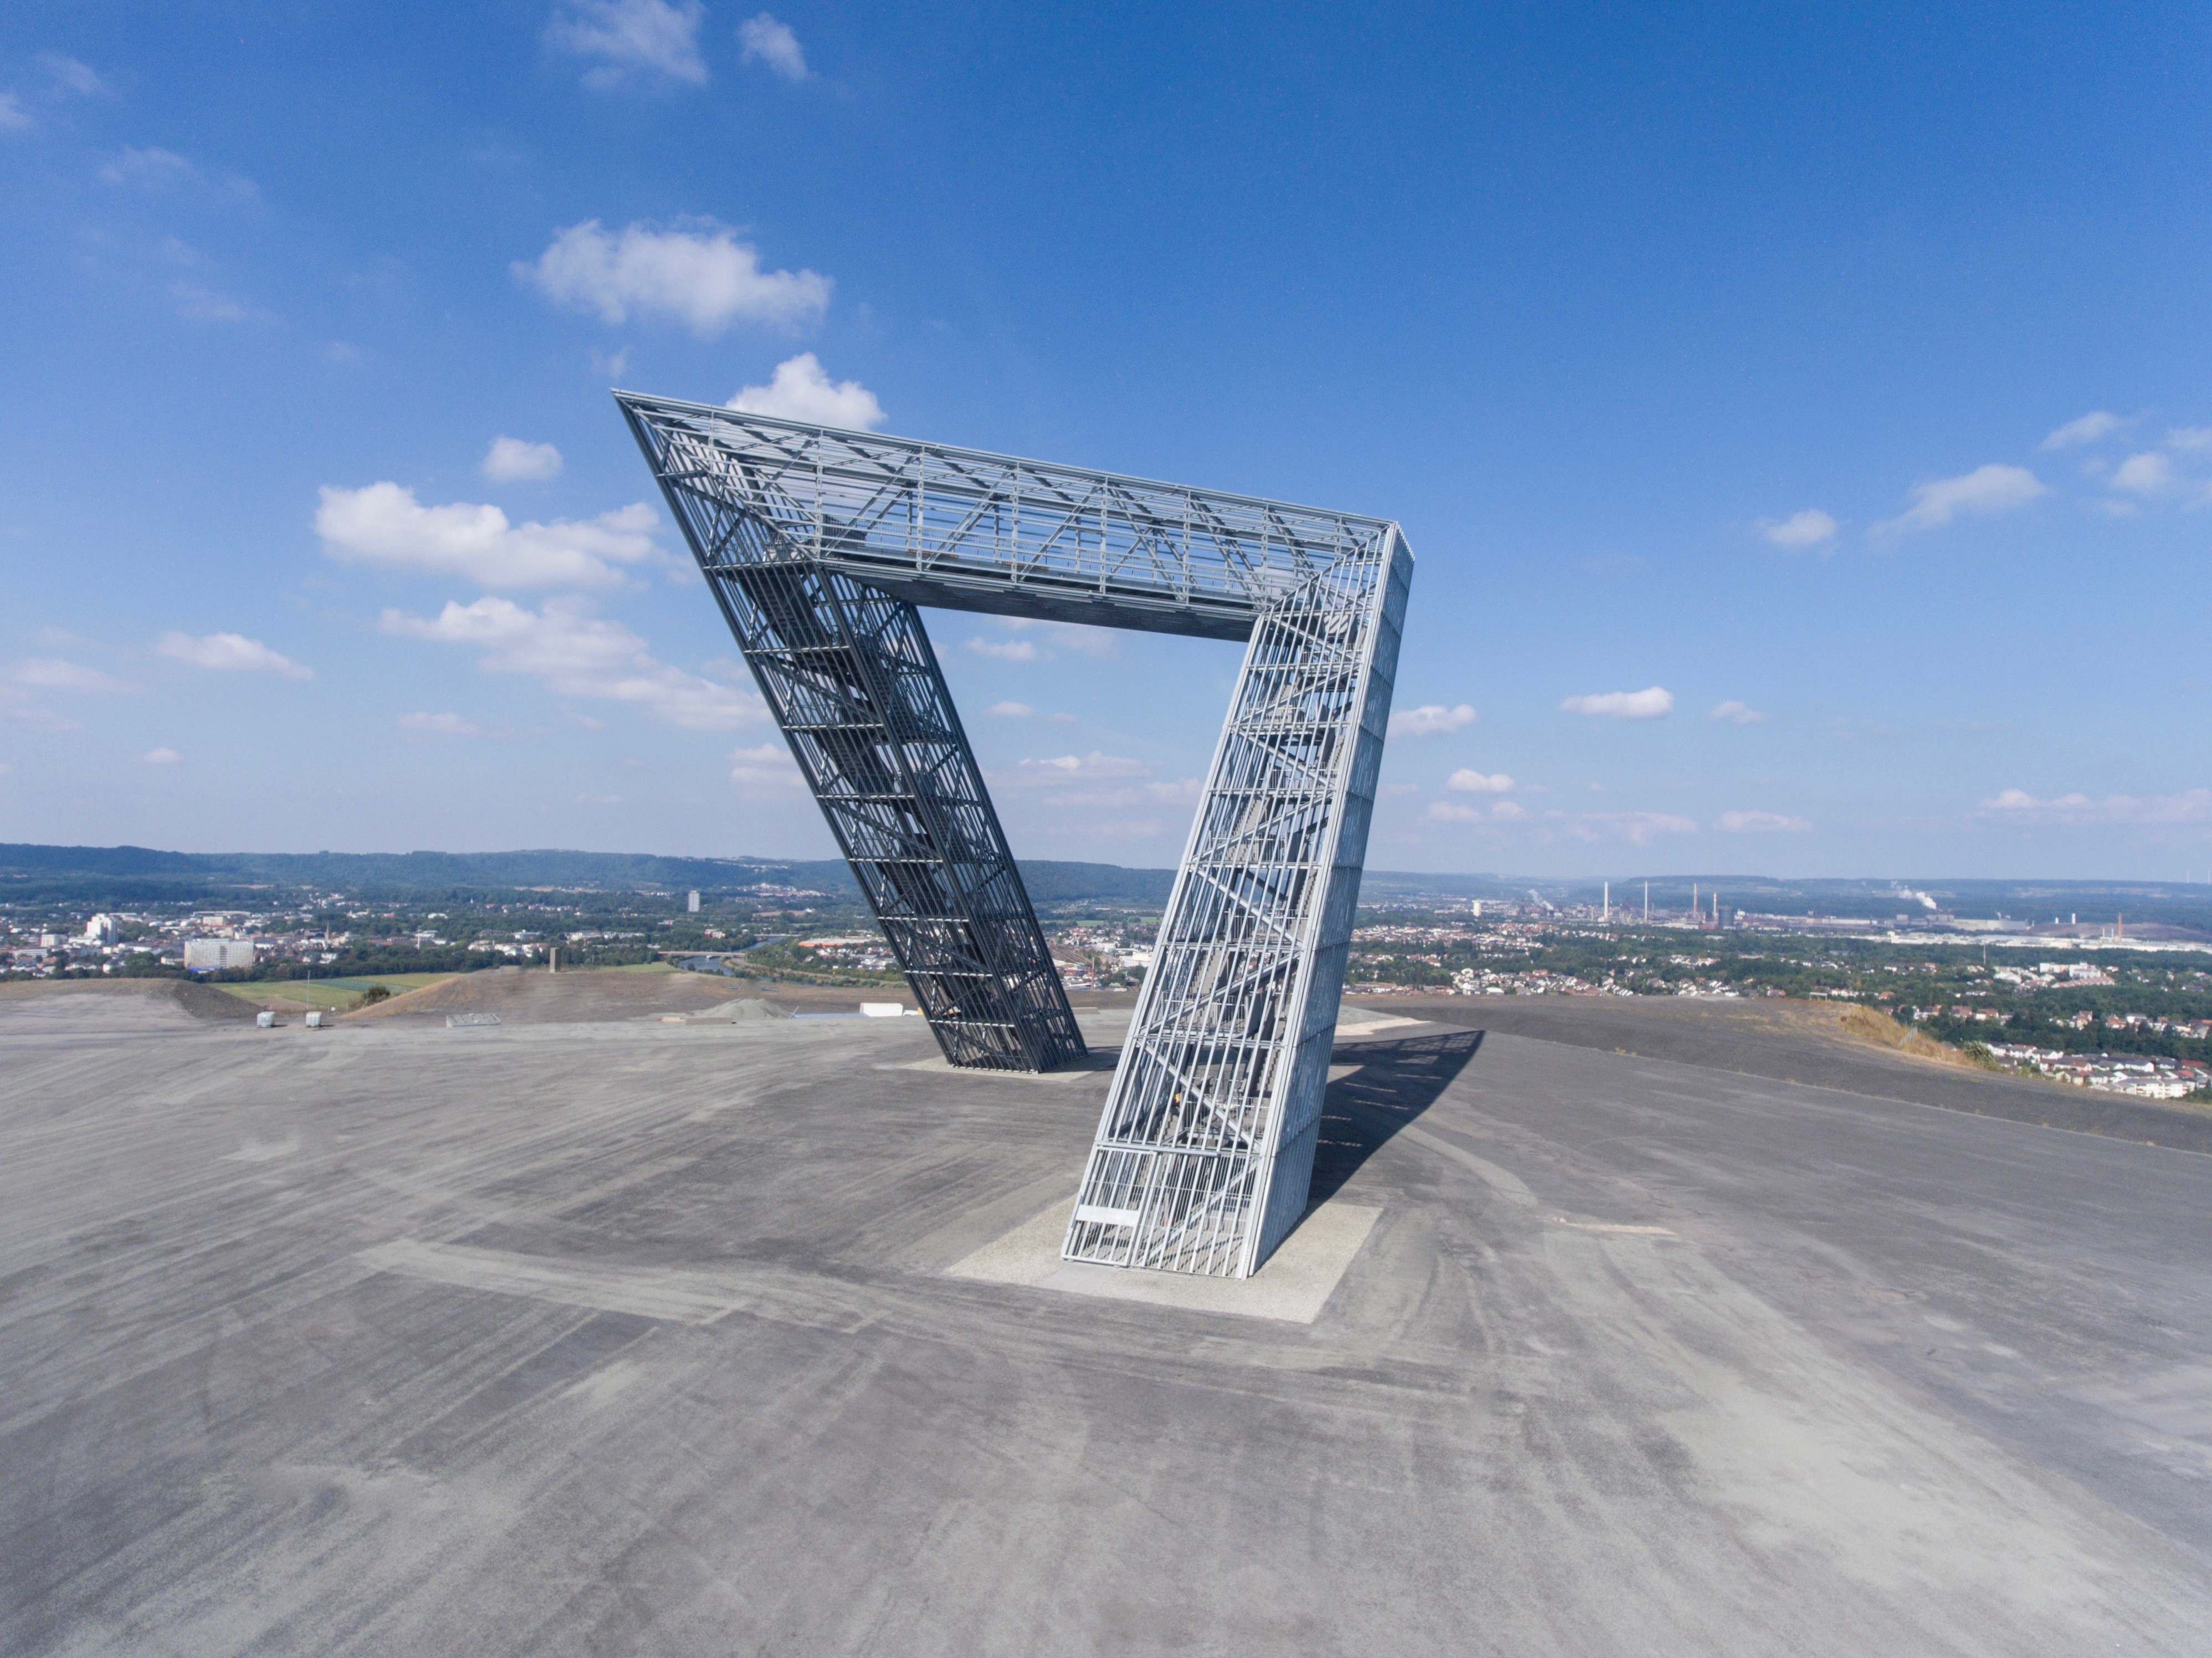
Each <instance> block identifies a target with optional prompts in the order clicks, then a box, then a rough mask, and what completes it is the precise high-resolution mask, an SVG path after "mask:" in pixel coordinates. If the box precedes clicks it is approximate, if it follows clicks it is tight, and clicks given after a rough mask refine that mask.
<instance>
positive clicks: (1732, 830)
mask: <svg viewBox="0 0 2212 1658" xmlns="http://www.w3.org/2000/svg"><path fill="white" fill-rule="evenodd" d="M1713 827H1714V828H1715V829H1725V830H1727V831H1728V832H1729V834H1730V835H1802V834H1803V833H1804V832H1805V831H1806V830H1808V829H1811V828H1812V827H1813V825H1812V824H1811V823H1808V821H1807V820H1806V819H1804V818H1802V817H1784V816H1783V814H1782V813H1780V812H1778V811H1724V812H1723V813H1722V814H1721V815H1720V816H1719V817H1716V818H1715V819H1713Z"/></svg>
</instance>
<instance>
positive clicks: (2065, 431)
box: [2037, 409, 2120, 450]
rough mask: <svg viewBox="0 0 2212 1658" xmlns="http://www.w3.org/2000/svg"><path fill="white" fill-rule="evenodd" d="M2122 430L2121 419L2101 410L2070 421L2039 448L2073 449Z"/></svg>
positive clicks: (2108, 411)
mask: <svg viewBox="0 0 2212 1658" xmlns="http://www.w3.org/2000/svg"><path fill="white" fill-rule="evenodd" d="M2119 429H2120V417H2119V416H2118V415H2115V414H2113V413H2112V411H2111V410H2107V409H2100V410H2096V411H2095V412H2094V413H2093V414H2087V415H2084V416H2081V419H2079V420H2069V421H2068V422H2066V424H2065V425H2063V426H2062V427H2060V428H2058V429H2057V431H2055V432H2053V433H2052V434H2051V435H2050V436H2049V437H2047V438H2045V439H2044V440H2043V441H2042V442H2041V443H2040V444H2039V445H2038V446H2037V447H2039V448H2041V449H2045V450H2050V449H2072V448H2076V447H2078V446H2081V445H2082V444H2085V443H2094V442H2096V441H2097V440H2099V439H2100V438H2106V437H2110V436H2111V435H2112V434H2113V433H2114V432H2117V431H2118V430H2119Z"/></svg>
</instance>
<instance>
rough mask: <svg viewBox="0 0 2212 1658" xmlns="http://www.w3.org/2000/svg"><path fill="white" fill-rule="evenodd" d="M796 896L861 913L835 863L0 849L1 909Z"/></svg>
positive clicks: (1150, 880)
mask: <svg viewBox="0 0 2212 1658" xmlns="http://www.w3.org/2000/svg"><path fill="white" fill-rule="evenodd" d="M1021 870H1022V878H1023V880H1024V882H1025V883H1026V884H1028V886H1029V890H1030V896H1031V897H1032V898H1033V899H1035V900H1036V902H1039V903H1060V902H1077V901H1080V900H1082V899H1085V898H1098V899H1110V900H1120V901H1122V902H1131V903H1152V904H1161V903H1164V902H1167V896H1168V887H1169V884H1170V883H1171V882H1172V881H1173V880H1174V878H1175V872H1174V871H1172V870H1145V869H1124V868H1122V867H1121V865H1117V864H1073V863H1055V862H1052V861H1049V860H1045V861H1039V862H1035V863H1024V864H1023V865H1022V866H1021ZM762 885H773V886H792V887H801V888H805V889H807V890H811V891H815V892H822V893H826V894H828V895H829V896H832V897H835V898H843V899H848V900H850V901H852V902H859V899H860V890H859V888H857V887H856V886H855V885H854V883H853V875H852V872H851V871H850V870H848V868H846V866H845V864H844V861H843V860H842V859H770V858H665V857H659V856H656V855H653V854H652V853H618V852H563V851H526V852H405V853H350V852H307V853H286V852H275V853H264V852H238V853H230V852H226V853H191V852H161V851H157V850H155V849H153V848H150V847H43V846H27V845H6V844H0V899H7V898H14V899H17V900H21V901H28V902H65V901H76V900H82V901H83V902H90V903H96V904H112V905H128V904H131V903H133V902H139V903H179V902H182V903H190V902H201V901H205V902H210V903H212V902H218V901H223V900H232V901H235V900H236V899H238V898H239V897H240V896H241V894H244V893H246V892H251V891H253V890H258V889H264V888H269V887H295V888H296V887H315V888H324V889H328V890H343V891H349V892H362V893H373V892H388V893H392V894H395V895H397V894H406V895H410V896H422V895H428V894H449V895H450V894H459V893H462V892H469V891H478V890H485V889H492V888H498V889H507V890H513V889H517V888H523V889H527V888H532V887H556V888H568V889H582V890H590V891H622V892H635V891H647V892H656V891H657V892H681V891H684V890H688V889H690V888H693V887H696V888H697V889H698V890H700V891H702V892H706V893H714V892H735V891H741V890H747V889H750V888H754V887H758V886H762Z"/></svg>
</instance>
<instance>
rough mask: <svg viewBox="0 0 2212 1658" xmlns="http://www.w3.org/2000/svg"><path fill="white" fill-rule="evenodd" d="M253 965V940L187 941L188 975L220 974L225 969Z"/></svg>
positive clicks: (211, 939) (208, 939)
mask: <svg viewBox="0 0 2212 1658" xmlns="http://www.w3.org/2000/svg"><path fill="white" fill-rule="evenodd" d="M252 965H253V941H252V939H251V938H187V939H185V971H186V972H187V973H209V972H220V971H222V969H225V968H233V967H252Z"/></svg>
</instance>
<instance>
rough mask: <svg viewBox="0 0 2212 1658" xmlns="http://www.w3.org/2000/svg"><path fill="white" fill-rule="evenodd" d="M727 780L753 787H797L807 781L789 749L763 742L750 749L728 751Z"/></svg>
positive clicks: (777, 744) (779, 744)
mask: <svg viewBox="0 0 2212 1658" xmlns="http://www.w3.org/2000/svg"><path fill="white" fill-rule="evenodd" d="M730 780H731V781H732V783H744V784H747V785H750V786H753V787H755V788H777V789H787V788H796V787H797V786H799V785H800V784H801V783H804V782H805V778H803V777H801V776H800V775H799V764H798V762H796V761H794V760H793V758H792V757H791V750H790V749H789V748H788V747H787V745H785V744H781V743H763V744H759V745H758V746H757V747H755V748H750V749H732V750H730Z"/></svg>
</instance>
